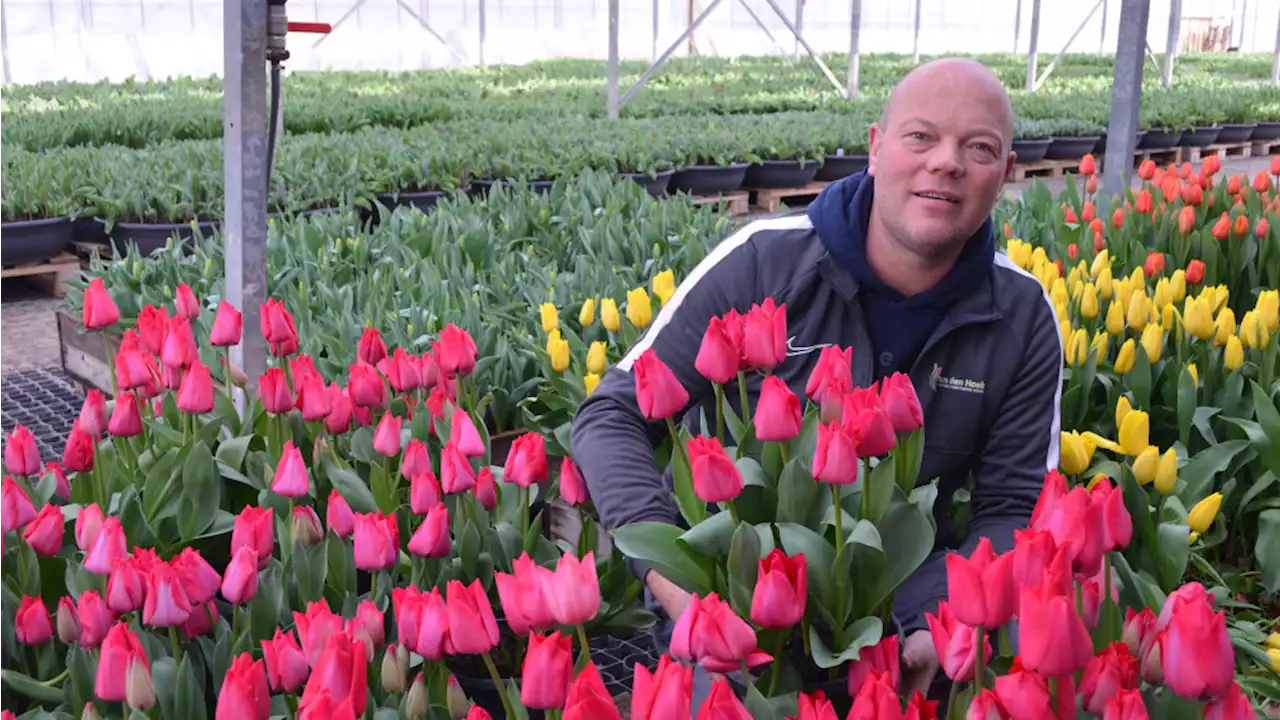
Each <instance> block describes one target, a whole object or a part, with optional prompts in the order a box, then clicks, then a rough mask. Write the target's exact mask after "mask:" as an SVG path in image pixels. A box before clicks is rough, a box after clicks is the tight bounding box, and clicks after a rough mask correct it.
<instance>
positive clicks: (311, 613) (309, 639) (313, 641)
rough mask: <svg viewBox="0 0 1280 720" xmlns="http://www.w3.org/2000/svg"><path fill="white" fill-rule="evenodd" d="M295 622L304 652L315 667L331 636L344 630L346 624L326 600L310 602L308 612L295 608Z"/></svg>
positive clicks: (309, 662) (309, 663)
mask: <svg viewBox="0 0 1280 720" xmlns="http://www.w3.org/2000/svg"><path fill="white" fill-rule="evenodd" d="M293 623H294V625H295V626H296V627H297V629H298V639H299V640H300V641H301V644H302V654H303V655H305V656H306V658H307V664H308V665H310V666H311V667H313V668H314V667H315V666H316V661H317V660H319V658H320V652H321V651H323V650H324V648H325V644H326V643H328V642H329V638H330V636H332V635H335V634H337V633H340V632H342V630H343V624H344V623H343V620H342V616H341V615H335V614H334V613H333V611H332V610H330V609H329V605H328V604H327V603H326V602H325V601H324V600H316V601H314V602H312V603H309V604H308V605H307V612H306V614H303V613H300V612H298V611H297V610H294V611H293Z"/></svg>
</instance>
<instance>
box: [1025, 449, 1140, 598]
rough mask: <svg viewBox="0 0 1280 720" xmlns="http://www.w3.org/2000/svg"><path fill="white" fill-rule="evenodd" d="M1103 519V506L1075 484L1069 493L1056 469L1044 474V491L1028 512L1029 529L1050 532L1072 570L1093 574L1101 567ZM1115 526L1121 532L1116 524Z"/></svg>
mask: <svg viewBox="0 0 1280 720" xmlns="http://www.w3.org/2000/svg"><path fill="white" fill-rule="evenodd" d="M1102 521H1103V508H1102V506H1101V505H1098V504H1096V503H1094V502H1093V496H1091V495H1090V494H1089V491H1088V490H1086V489H1085V488H1083V487H1075V488H1072V489H1071V491H1070V492H1068V491H1067V480H1066V478H1065V477H1064V476H1063V475H1062V473H1060V472H1058V471H1057V470H1054V471H1051V472H1050V473H1048V474H1047V475H1046V476H1045V485H1044V490H1042V491H1041V493H1040V498H1039V500H1037V501H1036V507H1035V510H1033V511H1032V513H1031V529H1032V530H1048V531H1049V532H1051V533H1052V534H1053V539H1054V541H1055V542H1056V543H1057V545H1058V547H1059V548H1066V549H1067V551H1068V554H1069V555H1070V557H1071V564H1072V570H1073V571H1074V572H1076V573H1078V574H1081V575H1096V574H1097V573H1098V569H1099V568H1100V567H1101V566H1102V555H1103V551H1104V547H1103V542H1104V540H1105V537H1104V535H1103V533H1102V532H1100V531H1099V530H1100V528H1099V527H1098V526H1099V524H1100V523H1101V522H1102ZM1082 529H1083V530H1084V531H1083V532H1082ZM1116 529H1117V532H1121V531H1122V528H1121V527H1120V525H1119V524H1117V526H1116Z"/></svg>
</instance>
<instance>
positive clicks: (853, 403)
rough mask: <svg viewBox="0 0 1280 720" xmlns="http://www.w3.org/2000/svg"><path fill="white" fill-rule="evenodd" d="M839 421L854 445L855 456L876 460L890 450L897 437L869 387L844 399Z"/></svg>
mask: <svg viewBox="0 0 1280 720" xmlns="http://www.w3.org/2000/svg"><path fill="white" fill-rule="evenodd" d="M842 414H843V422H844V425H845V426H846V427H849V428H851V429H852V431H853V433H854V437H855V438H856V439H857V443H858V457H860V458H871V457H879V456H881V455H884V454H886V453H888V452H889V451H890V450H893V446H894V445H895V444H896V443H897V437H896V436H895V435H894V432H893V423H892V422H891V421H890V420H889V416H888V415H886V414H885V411H884V405H883V404H882V403H881V401H880V396H879V395H877V394H876V392H875V390H872V389H871V388H857V389H855V390H854V391H853V392H852V393H849V394H848V395H845V396H844V408H843V410H842Z"/></svg>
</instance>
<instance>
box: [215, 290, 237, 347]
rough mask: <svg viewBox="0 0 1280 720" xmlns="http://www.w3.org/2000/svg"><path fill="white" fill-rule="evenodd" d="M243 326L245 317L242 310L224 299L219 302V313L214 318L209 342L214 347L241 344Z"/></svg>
mask: <svg viewBox="0 0 1280 720" xmlns="http://www.w3.org/2000/svg"><path fill="white" fill-rule="evenodd" d="M243 327H244V318H243V316H242V315H241V313H240V311H239V310H237V309H236V308H235V306H234V305H232V304H231V303H229V302H227V301H226V300H223V301H222V302H221V303H219V304H218V314H217V315H215V316H214V318H213V329H212V330H210V331H209V344H210V345H213V346H214V347H227V346H230V345H239V344H240V334H241V332H242V330H243Z"/></svg>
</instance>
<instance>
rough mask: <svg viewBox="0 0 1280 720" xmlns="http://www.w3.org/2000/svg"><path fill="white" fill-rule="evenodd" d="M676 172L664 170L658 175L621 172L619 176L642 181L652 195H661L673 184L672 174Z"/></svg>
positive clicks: (638, 181)
mask: <svg viewBox="0 0 1280 720" xmlns="http://www.w3.org/2000/svg"><path fill="white" fill-rule="evenodd" d="M675 174H676V171H675V170H663V171H662V172H660V173H658V174H657V175H647V174H645V173H620V175H619V176H620V177H624V178H627V179H628V180H633V181H635V182H637V183H640V184H641V185H643V186H644V189H645V190H646V191H648V193H649V194H650V195H651V196H653V197H661V196H662V195H663V193H665V192H666V191H667V186H668V185H670V184H671V176H672V175H675Z"/></svg>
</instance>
